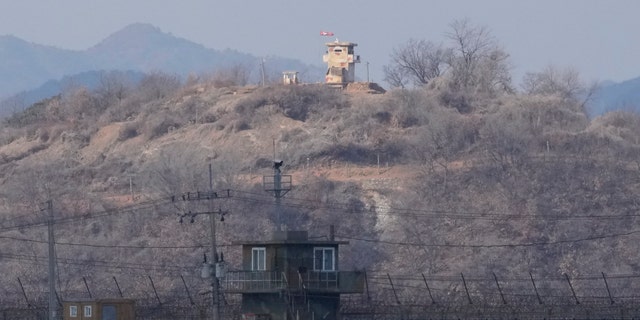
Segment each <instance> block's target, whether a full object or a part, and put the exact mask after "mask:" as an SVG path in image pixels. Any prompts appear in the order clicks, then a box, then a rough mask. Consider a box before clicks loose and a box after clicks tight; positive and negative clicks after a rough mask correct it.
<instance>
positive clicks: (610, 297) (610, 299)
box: [602, 272, 615, 304]
mask: <svg viewBox="0 0 640 320" xmlns="http://www.w3.org/2000/svg"><path fill="white" fill-rule="evenodd" d="M602 279H603V280H604V286H605V287H606V288H607V293H608V294H609V301H611V304H614V303H615V301H613V297H612V296H611V290H609V283H607V276H605V275H604V272H603V273H602Z"/></svg>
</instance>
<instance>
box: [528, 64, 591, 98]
mask: <svg viewBox="0 0 640 320" xmlns="http://www.w3.org/2000/svg"><path fill="white" fill-rule="evenodd" d="M522 88H523V89H524V91H525V93H527V94H539V95H555V96H558V97H560V98H562V99H564V100H571V101H574V102H576V103H578V104H579V105H580V107H584V105H585V104H586V103H587V102H589V100H590V99H591V98H592V97H593V95H594V94H595V92H596V91H597V90H598V83H597V82H593V83H591V84H587V83H585V82H584V81H583V80H582V79H581V78H580V73H579V72H578V71H577V70H576V69H574V68H571V67H568V68H564V69H561V68H557V67H554V66H547V67H546V68H545V69H544V70H542V71H541V72H532V73H527V74H526V75H525V76H524V78H523V83H522Z"/></svg>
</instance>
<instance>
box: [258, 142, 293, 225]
mask: <svg viewBox="0 0 640 320" xmlns="http://www.w3.org/2000/svg"><path fill="white" fill-rule="evenodd" d="M283 165H284V161H283V160H278V159H276V140H275V139H273V176H264V177H263V179H262V182H263V185H264V190H265V191H267V192H273V196H274V197H275V199H276V209H275V210H276V221H275V223H276V231H282V221H281V216H282V205H281V200H280V199H282V197H284V195H285V194H286V193H287V192H289V191H291V180H292V179H291V175H283V174H282V171H281V170H280V168H281V167H282V166H283Z"/></svg>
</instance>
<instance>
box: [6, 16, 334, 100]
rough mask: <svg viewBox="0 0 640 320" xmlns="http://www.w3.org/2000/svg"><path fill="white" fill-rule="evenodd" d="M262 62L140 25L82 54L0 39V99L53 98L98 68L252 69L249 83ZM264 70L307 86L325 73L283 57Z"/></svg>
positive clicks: (169, 70) (170, 70) (179, 71)
mask: <svg viewBox="0 0 640 320" xmlns="http://www.w3.org/2000/svg"><path fill="white" fill-rule="evenodd" d="M260 59H261V58H260V57H257V56H253V55H251V54H248V53H242V52H238V51H235V50H229V49H226V50H216V49H210V48H206V47H204V46H202V45H200V44H197V43H194V42H191V41H189V40H186V39H182V38H178V37H175V36H173V35H171V34H169V33H165V32H163V31H161V30H160V29H159V28H157V27H154V26H152V25H149V24H140V23H137V24H132V25H129V26H127V27H125V28H123V29H122V30H120V31H118V32H116V33H114V34H112V35H110V36H109V37H107V38H106V39H104V40H103V41H101V42H100V43H98V44H97V45H95V46H93V47H91V48H89V49H87V50H84V51H74V50H65V49H60V48H55V47H50V46H43V45H39V44H35V43H30V42H27V41H25V40H22V39H19V38H16V37H14V36H0V100H3V99H6V98H8V97H10V96H13V99H14V100H15V99H16V96H14V95H16V94H18V93H21V92H22V94H21V96H20V99H22V100H23V101H24V102H26V103H32V102H34V99H36V100H35V101H37V100H39V99H42V98H44V97H43V96H42V95H46V94H51V93H53V94H56V93H54V91H55V90H51V89H53V88H54V87H60V86H62V85H63V83H64V82H65V81H70V80H71V79H73V80H74V81H75V82H77V83H83V82H82V81H81V80H82V79H88V78H92V77H93V78H95V77H94V76H95V74H94V75H93V76H90V74H91V72H92V71H100V70H122V71H125V70H126V71H131V72H143V73H144V72H151V71H162V72H167V73H174V74H178V75H181V76H186V75H188V74H190V73H195V74H201V73H206V72H211V71H214V70H216V69H217V68H223V67H229V66H233V65H237V64H241V65H244V66H246V67H247V68H249V70H251V72H252V74H251V76H252V81H254V82H257V81H258V80H257V79H259V78H260V67H259V66H260ZM265 69H266V72H265V73H267V75H268V76H269V77H271V78H273V77H276V76H277V77H278V79H279V76H280V72H281V71H283V70H297V71H299V72H300V73H301V76H302V77H303V79H304V80H305V81H308V82H315V81H321V80H322V79H323V75H324V71H325V70H324V67H323V66H322V65H320V64H318V65H309V64H305V63H303V62H301V61H298V60H294V59H288V58H283V57H269V58H268V63H267V65H266V67H265ZM64 77H66V78H65V79H63V78H64ZM48 81H49V82H48ZM51 81H53V82H51ZM47 82H48V83H47ZM56 82H58V83H56ZM38 87H40V88H38ZM34 88H38V89H37V90H34ZM34 91H36V92H34Z"/></svg>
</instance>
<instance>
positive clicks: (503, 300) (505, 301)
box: [493, 272, 507, 304]
mask: <svg viewBox="0 0 640 320" xmlns="http://www.w3.org/2000/svg"><path fill="white" fill-rule="evenodd" d="M493 279H495V280H496V286H498V291H499V292H500V298H502V303H504V304H507V300H505V299H504V294H503V293H502V288H501V287H500V282H498V276H496V273H495V272H494V273H493Z"/></svg>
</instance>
